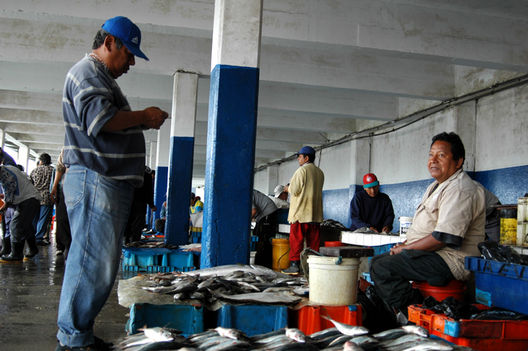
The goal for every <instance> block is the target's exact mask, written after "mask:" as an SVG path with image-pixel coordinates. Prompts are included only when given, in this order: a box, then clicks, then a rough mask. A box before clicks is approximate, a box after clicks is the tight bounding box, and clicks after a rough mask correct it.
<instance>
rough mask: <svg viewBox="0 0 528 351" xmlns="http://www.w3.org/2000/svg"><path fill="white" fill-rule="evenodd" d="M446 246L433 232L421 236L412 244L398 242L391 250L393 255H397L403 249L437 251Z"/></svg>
mask: <svg viewBox="0 0 528 351" xmlns="http://www.w3.org/2000/svg"><path fill="white" fill-rule="evenodd" d="M444 246H446V244H445V243H444V242H442V241H439V240H437V239H436V238H435V237H434V236H433V234H430V235H428V236H426V237H423V238H421V239H420V240H417V241H415V242H412V243H410V244H407V243H406V242H405V243H402V244H397V245H396V246H394V247H393V248H392V249H391V250H390V254H391V255H396V254H399V253H401V252H402V250H421V251H437V250H440V249H441V248H443V247H444Z"/></svg>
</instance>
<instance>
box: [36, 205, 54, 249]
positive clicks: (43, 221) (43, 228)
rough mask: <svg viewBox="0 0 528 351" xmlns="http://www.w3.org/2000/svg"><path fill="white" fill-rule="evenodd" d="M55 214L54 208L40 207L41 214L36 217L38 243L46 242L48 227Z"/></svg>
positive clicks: (48, 206)
mask: <svg viewBox="0 0 528 351" xmlns="http://www.w3.org/2000/svg"><path fill="white" fill-rule="evenodd" d="M52 212H53V206H50V205H40V213H39V215H38V216H36V217H35V227H36V228H37V233H36V234H35V238H36V239H37V242H39V241H42V240H44V235H46V233H47V232H48V226H49V224H50V222H51V213H52Z"/></svg>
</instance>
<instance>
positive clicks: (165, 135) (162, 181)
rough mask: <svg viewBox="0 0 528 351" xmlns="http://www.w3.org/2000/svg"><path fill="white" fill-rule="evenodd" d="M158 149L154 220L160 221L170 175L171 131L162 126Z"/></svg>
mask: <svg viewBox="0 0 528 351" xmlns="http://www.w3.org/2000/svg"><path fill="white" fill-rule="evenodd" d="M157 144H158V145H157V148H156V153H157V157H156V160H157V162H156V181H155V182H154V205H156V207H157V209H158V210H157V211H156V214H155V215H154V219H158V218H159V217H160V216H159V213H160V211H161V206H163V202H164V201H165V199H166V198H165V197H166V195H167V179H168V174H169V152H170V129H169V128H167V127H166V126H161V128H160V130H158V143H157Z"/></svg>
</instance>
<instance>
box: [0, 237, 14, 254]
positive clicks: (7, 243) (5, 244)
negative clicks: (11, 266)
mask: <svg viewBox="0 0 528 351" xmlns="http://www.w3.org/2000/svg"><path fill="white" fill-rule="evenodd" d="M10 253H11V240H10V238H4V239H2V251H0V257H2V256H7V255H9V254H10Z"/></svg>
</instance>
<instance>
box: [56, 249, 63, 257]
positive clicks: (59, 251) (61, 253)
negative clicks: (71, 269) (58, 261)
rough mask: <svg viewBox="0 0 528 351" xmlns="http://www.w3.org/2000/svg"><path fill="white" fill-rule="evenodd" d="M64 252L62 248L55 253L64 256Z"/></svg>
mask: <svg viewBox="0 0 528 351" xmlns="http://www.w3.org/2000/svg"><path fill="white" fill-rule="evenodd" d="M63 254H64V251H62V250H57V252H56V253H55V255H57V256H62V255H63Z"/></svg>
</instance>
